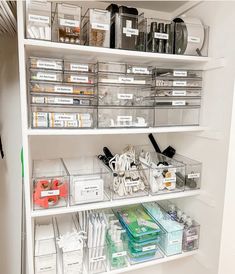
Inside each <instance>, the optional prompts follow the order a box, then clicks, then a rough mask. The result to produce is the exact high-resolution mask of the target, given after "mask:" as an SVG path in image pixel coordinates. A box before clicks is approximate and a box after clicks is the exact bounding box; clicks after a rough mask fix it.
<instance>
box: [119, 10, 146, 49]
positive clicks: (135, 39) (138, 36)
mask: <svg viewBox="0 0 235 274" xmlns="http://www.w3.org/2000/svg"><path fill="white" fill-rule="evenodd" d="M114 20H115V48H118V49H127V50H139V51H145V42H146V41H145V33H146V24H145V20H144V14H140V15H134V14H127V13H121V12H120V8H119V13H116V14H115V18H114Z"/></svg>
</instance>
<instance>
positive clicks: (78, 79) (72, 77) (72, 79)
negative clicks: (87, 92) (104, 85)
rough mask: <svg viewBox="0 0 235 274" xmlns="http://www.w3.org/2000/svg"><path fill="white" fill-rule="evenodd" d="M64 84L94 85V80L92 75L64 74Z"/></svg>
mask: <svg viewBox="0 0 235 274" xmlns="http://www.w3.org/2000/svg"><path fill="white" fill-rule="evenodd" d="M64 82H67V83H78V84H91V85H93V84H95V83H96V78H95V75H94V74H93V73H91V74H89V73H76V72H64Z"/></svg>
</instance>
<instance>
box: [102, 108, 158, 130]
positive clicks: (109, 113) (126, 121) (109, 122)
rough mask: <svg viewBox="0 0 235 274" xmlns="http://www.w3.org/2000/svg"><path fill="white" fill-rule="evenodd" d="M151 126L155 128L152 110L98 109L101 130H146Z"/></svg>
mask: <svg viewBox="0 0 235 274" xmlns="http://www.w3.org/2000/svg"><path fill="white" fill-rule="evenodd" d="M151 126H153V109H152V108H141V107H139V108H134V107H132V108H125V107H118V108H114V107H113V108H103V107H99V108H98V127H99V128H122V127H127V128H129V127H133V128H137V127H143V128H144V127H151Z"/></svg>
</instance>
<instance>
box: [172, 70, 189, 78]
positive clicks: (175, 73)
mask: <svg viewBox="0 0 235 274" xmlns="http://www.w3.org/2000/svg"><path fill="white" fill-rule="evenodd" d="M187 75H188V72H187V71H186V70H174V71H173V76H175V77H187Z"/></svg>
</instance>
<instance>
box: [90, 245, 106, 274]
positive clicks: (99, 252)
mask: <svg viewBox="0 0 235 274" xmlns="http://www.w3.org/2000/svg"><path fill="white" fill-rule="evenodd" d="M86 251H87V253H86V270H87V273H89V274H96V273H102V272H106V271H107V246H99V247H88V248H87V249H86Z"/></svg>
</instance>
